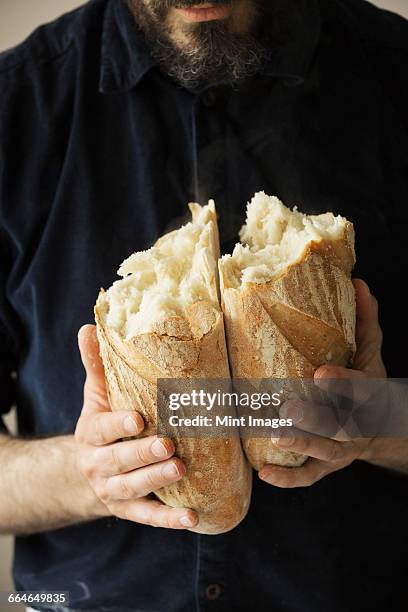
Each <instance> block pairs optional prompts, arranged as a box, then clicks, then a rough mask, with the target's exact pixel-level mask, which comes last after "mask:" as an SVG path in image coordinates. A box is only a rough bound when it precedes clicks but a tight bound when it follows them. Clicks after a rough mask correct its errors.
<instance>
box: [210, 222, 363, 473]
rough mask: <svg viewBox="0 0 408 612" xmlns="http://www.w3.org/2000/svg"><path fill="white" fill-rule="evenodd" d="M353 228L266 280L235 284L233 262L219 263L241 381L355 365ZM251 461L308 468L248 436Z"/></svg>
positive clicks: (348, 226)
mask: <svg viewBox="0 0 408 612" xmlns="http://www.w3.org/2000/svg"><path fill="white" fill-rule="evenodd" d="M354 261H355V255H354V230H353V226H352V224H351V223H348V222H347V224H346V227H345V233H344V236H343V239H342V240H338V241H335V242H333V243H329V242H324V241H322V242H320V243H311V244H310V245H308V247H307V248H306V249H305V251H304V253H303V255H302V257H301V259H299V260H298V261H297V262H296V263H294V264H292V265H291V266H290V267H288V268H287V269H286V270H285V272H284V273H283V274H281V275H280V276H279V277H278V278H276V279H274V280H272V281H270V282H268V283H264V284H257V283H248V284H246V285H245V287H243V288H240V289H237V288H233V286H232V285H233V283H232V282H231V279H230V276H229V270H230V266H231V262H228V263H227V264H224V262H223V261H221V262H220V265H219V269H220V278H221V295H222V308H223V311H224V320H225V326H226V332H227V343H228V353H229V361H230V367H231V371H232V375H233V377H235V378H313V374H314V372H315V371H316V369H317V368H318V367H319V366H320V365H323V364H324V363H328V362H330V363H336V364H338V365H343V366H348V365H351V363H352V359H353V356H354V352H355V340H354V334H355V297H354V288H353V284H352V282H351V279H350V272H351V269H352V267H353V265H354ZM243 444H244V449H245V452H246V455H247V457H248V459H249V461H250V463H251V465H252V466H253V467H254V468H255V469H257V470H259V469H260V468H261V467H262V466H263V465H264V464H266V463H275V464H278V465H287V466H292V465H301V464H302V463H304V461H305V459H306V458H305V457H303V456H301V455H299V454H296V453H291V452H289V451H288V452H286V451H281V450H280V449H278V448H277V447H276V446H275V445H274V444H273V443H272V442H271V441H270V440H269V439H263V438H249V439H245V440H243Z"/></svg>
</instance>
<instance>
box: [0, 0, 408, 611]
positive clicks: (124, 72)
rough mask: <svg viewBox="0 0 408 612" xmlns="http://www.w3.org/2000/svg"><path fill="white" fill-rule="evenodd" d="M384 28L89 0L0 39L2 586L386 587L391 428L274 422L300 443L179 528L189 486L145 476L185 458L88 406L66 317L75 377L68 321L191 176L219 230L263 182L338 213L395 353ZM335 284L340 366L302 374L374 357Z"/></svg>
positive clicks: (239, 594) (227, 590) (167, 603)
mask: <svg viewBox="0 0 408 612" xmlns="http://www.w3.org/2000/svg"><path fill="white" fill-rule="evenodd" d="M407 34H408V24H407V23H406V22H405V21H404V20H403V19H401V18H399V17H397V16H395V15H392V14H390V13H386V12H382V11H379V10H378V9H376V8H374V7H373V6H371V5H370V4H368V3H366V2H363V1H362V0H341V1H340V0H290V1H289V0H232V1H231V2H229V3H227V2H225V1H224V2H218V1H217V2H215V1H213V2H211V3H206V4H201V5H195V4H194V2H191V1H189V0H182V1H177V0H130V1H129V3H128V4H125V2H124V1H123V0H92V1H91V2H89V3H87V4H86V5H85V6H84V7H83V8H81V9H79V10H77V11H75V12H73V13H70V14H68V15H66V16H64V17H62V18H61V19H60V20H58V21H56V22H54V23H52V24H50V25H48V26H45V27H43V28H40V29H39V30H37V31H36V32H35V33H34V34H33V35H32V36H31V37H30V38H29V39H28V40H27V41H25V42H24V43H23V44H22V45H20V46H18V47H16V48H15V49H13V50H11V51H9V52H8V53H5V54H3V55H2V56H1V58H0V87H1V92H2V95H1V125H2V128H1V129H2V136H1V174H0V207H1V217H0V220H1V233H2V241H1V275H2V281H1V285H0V286H1V332H2V343H1V377H2V397H1V409H2V412H4V413H5V412H7V411H8V410H9V408H10V406H11V405H12V404H13V403H16V405H17V410H18V423H19V437H17V438H13V437H11V436H9V435H8V433H7V432H6V430H5V428H4V434H2V435H1V438H0V467H1V474H2V477H1V482H0V499H1V503H0V526H1V529H2V531H3V532H8V533H14V534H16V536H17V537H16V553H15V562H14V576H15V581H16V588H17V589H19V590H23V589H24V590H31V591H33V590H34V591H35V590H40V589H45V590H50V591H69V592H70V604H69V605H70V608H71V609H86V610H109V611H111V612H112V611H119V610H120V611H127V610H129V611H130V610H133V611H136V610H139V611H141V610H143V611H156V612H158V611H160V612H161V611H166V612H167V611H175V612H176V611H177V612H191V611H192V610H200V611H204V610H205V611H206V610H216V611H228V612H230V611H234V612H235V611H241V610H242V611H247V610H248V609H252V610H260V611H264V610H271V611H272V610H276V611H290V612H309V611H310V612H320V611H322V612H323V611H324V612H327V611H328V610H330V611H331V612H337V611H339V612H340V611H341V612H343V611H345V610H347V612H354V611H355V612H357V611H358V612H361V610H370V611H372V610H382V609H392V610H404V609H405V602H406V600H407V595H408V589H407V584H406V580H405V568H404V557H405V551H406V549H407V545H408V537H407V535H408V528H407V523H406V500H407V490H408V489H407V487H408V485H407V482H408V481H407V479H406V474H407V473H408V445H407V443H406V441H404V440H399V441H397V440H394V441H388V442H386V441H385V442H384V441H380V440H373V441H366V442H365V443H362V442H359V443H357V442H353V443H342V442H337V441H334V440H329V439H325V438H315V439H309V440H306V439H303V440H297V441H293V444H292V447H291V448H292V450H299V451H301V452H305V453H306V454H307V455H309V457H310V459H309V460H308V461H307V463H306V464H305V466H304V467H301V468H296V469H279V468H276V467H274V466H265V467H264V468H263V469H262V470H261V471H260V473H259V476H260V478H258V477H257V476H256V475H255V478H254V490H253V498H252V504H251V508H250V512H249V514H248V516H247V518H246V519H245V520H244V521H243V522H242V523H241V524H240V525H239V526H238V527H237V528H236V529H234V530H233V531H231V532H229V533H226V534H223V535H219V536H213V537H211V536H200V535H197V534H194V533H192V532H190V531H188V527H189V526H192V525H194V524H195V523H196V521H197V518H196V516H195V514H194V512H193V511H192V510H191V509H187V508H186V509H170V508H166V507H165V506H163V505H161V504H160V503H159V502H157V501H154V499H153V498H152V497H151V496H150V493H151V492H152V491H154V490H156V489H157V488H159V487H161V486H163V485H164V484H166V483H169V482H175V481H176V480H178V479H179V478H181V477H182V476H183V474H184V469H185V468H184V466H183V464H182V462H181V461H180V459H178V458H175V457H174V456H173V452H174V448H173V445H172V442H171V440H164V441H162V442H160V441H159V440H157V439H155V438H147V439H142V440H126V438H128V437H130V436H134V435H135V434H137V433H139V432H141V431H142V428H143V422H142V420H141V418H140V416H138V414H135V413H134V412H133V411H132V406H129V411H126V412H124V413H114V414H113V413H110V411H109V403H108V400H107V397H106V389H105V386H104V379H103V371H102V366H101V362H100V359H99V356H98V346H97V343H96V339H95V333H94V328H93V327H91V326H85V327H83V328H81V331H80V334H79V345H80V350H81V355H82V360H83V364H84V366H85V368H86V372H87V377H86V383H85V388H84V391H83V369H82V366H81V362H80V360H79V356H78V352H77V345H76V335H77V331H78V329H79V328H80V327H81V326H82V325H83V324H84V323H86V322H89V321H90V320H91V319H92V306H93V303H94V301H95V298H96V295H97V292H98V289H99V287H101V286H105V287H106V286H109V285H110V284H111V282H112V280H113V276H114V270H116V269H117V267H118V264H119V263H120V262H121V261H122V260H123V259H124V258H125V257H126V256H128V255H129V253H131V252H132V251H135V250H141V249H145V248H147V247H149V246H150V245H151V244H152V242H153V241H154V240H155V239H156V238H157V237H158V236H159V235H160V234H161V233H163V231H165V230H166V229H169V227H174V226H176V225H177V224H178V222H179V221H180V218H181V217H182V216H183V215H184V214H185V205H186V203H187V202H188V201H191V200H197V201H200V202H202V203H205V201H206V200H207V198H208V197H210V196H211V197H214V198H215V199H216V201H217V204H218V209H219V212H220V229H221V237H222V243H223V244H222V246H223V251H224V252H227V251H229V250H230V249H231V246H232V245H233V244H234V242H235V241H236V239H237V230H238V228H239V225H240V223H241V222H242V219H243V216H244V208H245V203H246V201H247V200H248V199H249V198H250V197H251V196H252V195H253V193H255V191H257V190H260V189H264V190H265V191H266V192H267V193H270V194H276V195H278V196H279V197H281V199H282V200H283V201H285V202H286V203H288V204H290V205H292V204H300V205H301V206H302V209H303V210H304V211H305V212H308V213H311V212H324V211H325V210H333V211H334V212H335V213H336V214H337V213H340V214H342V215H344V216H347V217H348V218H349V219H350V220H352V221H353V222H354V224H355V227H356V232H357V258H358V264H357V268H356V276H361V278H364V279H365V280H366V281H367V283H368V285H369V286H370V288H371V290H372V291H373V293H374V294H375V295H376V297H377V299H378V302H379V303H380V307H381V308H380V310H381V325H382V328H383V332H384V353H383V354H384V362H385V366H386V368H387V371H388V375H389V376H393V377H397V376H404V375H405V373H406V330H405V323H404V321H405V317H406V314H405V312H406V308H405V300H404V298H403V297H402V296H401V291H402V290H403V289H402V287H403V282H404V281H403V279H404V278H406V276H407V272H408V265H407V258H406V255H405V242H406V227H407V222H408V210H407V207H406V202H407V201H408V181H407V169H408V164H407V161H408V159H407V151H408V138H407V127H408V125H407V124H408V121H407V114H406V108H407V107H408V77H407V73H406V63H407V58H408V42H407V41H408V37H407ZM355 288H356V295H357V308H358V326H357V344H358V352H357V356H356V361H355V364H354V368H355V369H354V370H353V371H351V370H350V371H347V370H343V369H341V368H340V369H339V368H337V369H332V368H329V367H328V366H325V367H323V368H321V369H320V370H318V372H317V374H316V376H318V377H327V376H342V377H358V376H375V377H383V376H384V375H385V370H384V366H383V362H382V359H381V354H380V350H381V331H380V328H379V324H378V318H377V306H376V301H375V299H374V298H373V297H372V295H371V293H370V290H369V289H368V286H367V285H366V284H365V282H363V281H361V280H360V281H359V280H356V281H355ZM13 372H17V376H13ZM82 393H84V402H83V408H82V411H81V407H82ZM287 416H289V415H287ZM297 417H298V418H297V426H299V427H302V424H303V426H305V423H306V424H307V422H308V419H310V415H308V414H304V415H297ZM74 432H75V438H74V435H73V434H74ZM123 439H125V440H123ZM166 468H167V469H166ZM233 477H234V475H233V474H231V478H233ZM152 526H156V527H157V526H158V527H162V528H160V529H153V527H152ZM34 607H35V608H38V609H44V610H46V609H47V606H46V605H40V604H38V605H34ZM59 609H61V607H60V608H59ZM62 609H64V608H62Z"/></svg>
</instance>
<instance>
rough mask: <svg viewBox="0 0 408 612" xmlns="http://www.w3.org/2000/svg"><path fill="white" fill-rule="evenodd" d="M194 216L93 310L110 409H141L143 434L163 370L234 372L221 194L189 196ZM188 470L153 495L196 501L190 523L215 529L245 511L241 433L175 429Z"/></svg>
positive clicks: (187, 503)
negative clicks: (198, 199)
mask: <svg viewBox="0 0 408 612" xmlns="http://www.w3.org/2000/svg"><path fill="white" fill-rule="evenodd" d="M189 206H190V210H191V212H192V217H193V219H192V222H191V223H187V224H186V225H184V226H183V227H181V228H180V229H179V230H176V231H173V232H170V233H168V234H166V235H164V236H163V237H162V238H160V239H159V240H158V241H157V242H156V244H155V245H154V246H153V247H152V248H151V249H149V250H147V251H142V252H138V253H134V254H133V255H131V256H130V257H129V258H128V259H126V260H125V261H124V262H123V263H122V265H121V266H120V268H119V271H118V274H119V275H120V276H122V277H123V278H122V279H121V280H118V281H116V282H114V283H113V285H112V286H111V288H110V289H109V290H108V291H106V292H104V291H103V290H102V291H101V292H100V294H99V297H98V300H97V303H96V305H95V319H96V324H97V333H98V339H99V344H100V350H101V356H102V360H103V364H104V368H105V376H106V381H107V389H108V396H109V400H110V405H111V407H112V410H128V409H129V408H134V409H135V410H138V411H139V412H140V413H141V414H142V416H143V418H144V420H145V423H146V428H145V431H144V433H143V435H151V434H152V433H153V432H155V426H156V424H157V414H156V392H157V385H156V382H157V379H158V378H185V377H189V378H215V379H217V378H229V376H230V373H229V366H228V356H227V350H226V344H225V336H224V323H223V315H222V312H221V308H220V306H219V300H218V284H217V283H218V273H217V260H218V257H219V240H218V229H217V221H216V214H215V206H214V202H212V201H210V203H209V204H208V206H205V207H203V208H201V207H200V206H199V205H198V204H190V205H189ZM174 443H175V447H176V453H175V454H176V455H177V456H179V457H180V458H181V459H182V460H183V462H184V463H185V465H186V469H187V472H186V476H185V477H184V478H182V479H181V480H180V481H179V482H177V483H175V484H174V485H171V486H167V487H164V488H162V489H160V490H159V491H157V492H156V495H157V497H158V498H159V499H161V500H162V501H163V502H164V503H166V504H168V505H169V506H173V507H187V508H193V509H194V510H196V511H197V513H198V516H199V524H198V526H197V527H195V528H193V529H192V531H196V532H198V533H205V534H217V533H222V532H225V531H228V530H230V529H232V528H233V527H235V526H236V525H237V524H238V523H239V522H240V521H241V520H242V519H243V518H244V517H245V515H246V513H247V510H248V506H249V502H250V495H251V470H250V466H249V464H248V462H247V461H246V459H245V456H244V453H243V450H242V446H241V443H240V439H239V437H230V438H228V439H226V438H216V437H212V438H205V439H204V438H202V437H197V438H193V437H190V438H188V439H187V438H186V439H182V438H178V439H175V440H174Z"/></svg>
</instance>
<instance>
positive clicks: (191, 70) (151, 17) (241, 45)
mask: <svg viewBox="0 0 408 612" xmlns="http://www.w3.org/2000/svg"><path fill="white" fill-rule="evenodd" d="M227 2H228V0H213V2H212V3H213V4H214V5H217V4H226V3H227ZM229 2H230V3H232V2H241V3H242V6H243V8H244V9H245V11H246V14H244V15H241V24H240V27H238V23H237V20H234V19H233V16H232V15H230V16H229V17H227V18H226V19H219V20H213V21H204V22H199V23H185V22H183V23H182V24H179V26H178V30H179V31H177V29H176V28H174V29H172V24H171V23H169V20H168V19H166V18H167V17H168V13H169V10H170V9H171V8H174V7H177V8H189V7H192V6H194V5H196V4H197V0H127V4H128V6H129V8H130V10H131V12H132V13H133V15H134V17H135V20H136V23H137V24H138V26H139V28H140V29H141V30H142V31H143V33H144V35H145V38H146V40H147V43H148V45H149V49H150V52H151V54H152V56H153V58H154V59H155V60H156V61H157V63H158V65H159V67H160V68H161V70H162V71H164V72H165V73H166V74H167V75H168V76H170V77H171V78H173V79H174V80H175V81H176V82H177V83H179V84H180V85H181V86H183V87H185V88H187V89H193V88H195V87H198V86H200V85H203V84H206V83H214V82H217V81H223V82H226V83H229V84H233V83H237V82H239V81H242V80H243V79H245V78H247V77H249V76H253V75H254V74H256V73H257V72H259V70H260V69H261V68H262V66H263V65H264V63H265V62H267V61H268V60H269V59H270V56H271V51H270V49H269V48H268V44H267V41H268V37H267V35H266V34H265V35H262V30H261V28H260V27H259V23H260V21H261V19H260V17H261V14H262V5H263V4H264V0H229ZM242 18H244V20H245V21H246V23H245V25H246V27H242V25H243V24H242ZM180 29H181V31H180Z"/></svg>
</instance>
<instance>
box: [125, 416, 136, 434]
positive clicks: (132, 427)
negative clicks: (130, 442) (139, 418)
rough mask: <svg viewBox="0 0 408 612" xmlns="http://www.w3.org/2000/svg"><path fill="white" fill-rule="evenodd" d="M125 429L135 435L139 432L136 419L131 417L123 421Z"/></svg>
mask: <svg viewBox="0 0 408 612" xmlns="http://www.w3.org/2000/svg"><path fill="white" fill-rule="evenodd" d="M123 429H124V430H125V431H128V432H130V433H135V432H136V431H137V430H138V426H137V423H136V421H135V419H134V418H133V417H131V416H127V417H125V418H124V419H123Z"/></svg>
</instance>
